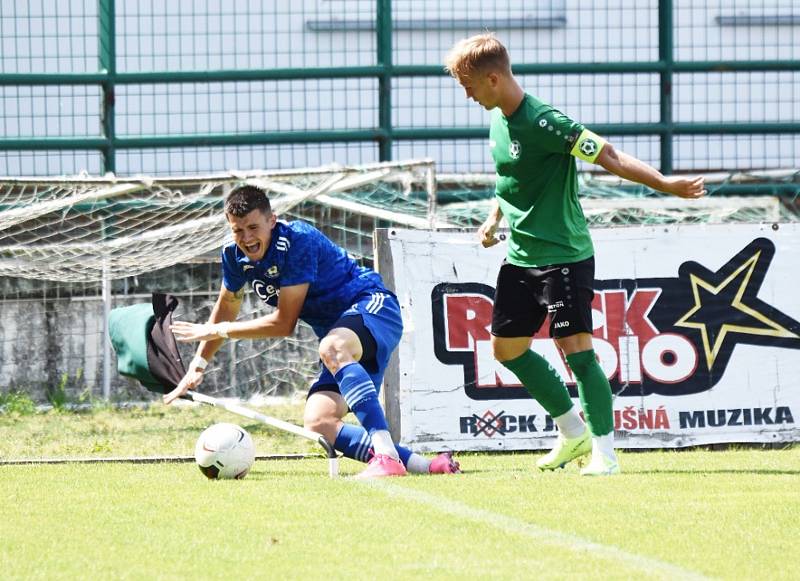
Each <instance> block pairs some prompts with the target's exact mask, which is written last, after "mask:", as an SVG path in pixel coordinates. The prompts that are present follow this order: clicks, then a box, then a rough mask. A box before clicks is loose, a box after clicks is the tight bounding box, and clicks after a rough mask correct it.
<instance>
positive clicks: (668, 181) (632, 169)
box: [595, 143, 706, 198]
mask: <svg viewBox="0 0 800 581" xmlns="http://www.w3.org/2000/svg"><path fill="white" fill-rule="evenodd" d="M595 163H596V164H598V165H600V166H602V167H604V168H605V169H607V170H608V171H610V172H611V173H613V174H614V175H617V176H619V177H621V178H623V179H626V180H630V181H632V182H637V183H640V184H644V185H645V186H648V187H650V188H653V189H654V190H658V191H659V192H666V193H668V194H672V195H673V196H678V197H679V198H699V197H701V196H703V195H705V193H706V191H705V189H704V178H703V177H702V176H665V175H663V174H662V173H661V172H660V171H658V170H657V169H655V168H654V167H651V166H649V165H647V164H646V163H644V162H643V161H640V160H638V159H636V158H635V157H633V156H632V155H628V154H627V153H625V152H624V151H619V150H617V149H615V148H614V146H613V145H611V144H610V143H606V144H605V145H604V146H603V149H602V150H601V151H600V155H598V156H597V160H596V161H595Z"/></svg>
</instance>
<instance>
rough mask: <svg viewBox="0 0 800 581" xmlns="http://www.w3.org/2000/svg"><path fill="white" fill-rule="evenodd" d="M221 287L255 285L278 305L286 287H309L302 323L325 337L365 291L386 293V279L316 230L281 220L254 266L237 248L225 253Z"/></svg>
mask: <svg viewBox="0 0 800 581" xmlns="http://www.w3.org/2000/svg"><path fill="white" fill-rule="evenodd" d="M222 282H223V284H224V285H225V288H226V289H228V290H229V291H231V292H236V291H238V290H239V289H241V288H242V287H243V286H244V285H245V284H248V283H249V284H250V285H251V286H252V287H253V290H254V291H255V293H256V294H257V295H258V296H259V297H260V298H261V300H263V301H264V302H265V303H267V304H268V305H272V306H277V304H278V295H279V294H280V290H281V287H283V286H293V285H298V284H304V283H308V285H309V286H308V294H307V295H306V300H305V303H304V304H303V308H302V310H301V311H300V318H301V319H302V320H303V321H305V322H306V323H308V324H309V325H311V327H312V328H313V329H314V332H315V333H316V334H317V336H318V337H320V338H321V337H324V336H325V335H326V334H327V333H328V331H330V329H331V327H332V326H333V324H334V323H335V322H336V321H337V320H338V319H339V317H340V316H341V315H342V313H344V312H345V311H346V310H347V309H348V308H350V306H351V305H352V304H353V303H354V302H355V301H356V298H357V297H358V296H359V295H360V294H361V293H363V292H366V291H371V290H385V287H384V286H383V280H382V279H381V276H380V275H379V274H378V273H377V272H375V271H373V270H370V269H368V268H364V267H362V266H359V265H358V264H357V263H356V261H355V260H353V259H352V258H351V257H350V256H348V255H347V253H346V252H345V251H344V249H342V248H340V247H339V246H337V245H336V244H334V243H333V242H331V241H330V240H329V239H328V238H327V237H326V236H325V235H324V234H323V233H322V232H320V231H319V230H317V229H316V228H314V227H313V226H312V225H310V224H308V223H306V222H301V221H299V220H296V221H292V222H283V221H278V222H277V223H276V224H275V228H274V229H273V230H272V239H271V240H270V243H269V248H267V252H266V253H265V254H264V257H263V258H262V259H261V260H259V261H256V262H252V261H250V259H249V258H247V256H245V254H244V252H242V251H241V250H240V249H239V247H238V246H236V244H234V243H230V244H228V245H227V246H225V247H224V248H223V249H222Z"/></svg>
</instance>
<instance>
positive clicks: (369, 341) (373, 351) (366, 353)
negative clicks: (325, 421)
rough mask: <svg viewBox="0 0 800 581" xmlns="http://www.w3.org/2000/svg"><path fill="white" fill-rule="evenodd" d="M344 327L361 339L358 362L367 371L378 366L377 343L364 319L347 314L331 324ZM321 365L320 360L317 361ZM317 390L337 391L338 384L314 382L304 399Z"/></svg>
mask: <svg viewBox="0 0 800 581" xmlns="http://www.w3.org/2000/svg"><path fill="white" fill-rule="evenodd" d="M339 327H345V328H347V329H350V330H351V331H353V332H354V333H355V334H356V335H358V340H359V341H361V349H362V352H361V359H360V360H359V363H361V365H362V366H363V367H364V369H365V370H367V372H369V371H370V370H371V369H373V368H377V367H378V363H377V360H376V359H375V356H376V355H377V354H378V344H377V343H376V342H375V337H373V336H372V333H370V331H369V329H367V326H366V325H365V324H364V319H363V318H362V317H361V315H348V316H346V317H342V318H341V319H339V320H338V321H336V322H335V323H334V324H333V327H332V328H339ZM319 364H320V365H322V361H320V363H319ZM318 391H333V392H335V393H339V386H338V385H337V384H335V383H319V382H315V383H314V385H312V386H311V388H310V389H309V390H308V393H307V394H306V399H308V397H309V396H310V395H311V394H312V393H316V392H318Z"/></svg>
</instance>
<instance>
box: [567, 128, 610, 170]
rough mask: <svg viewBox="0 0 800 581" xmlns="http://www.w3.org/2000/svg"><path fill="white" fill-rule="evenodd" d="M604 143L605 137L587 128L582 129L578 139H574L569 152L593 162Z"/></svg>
mask: <svg viewBox="0 0 800 581" xmlns="http://www.w3.org/2000/svg"><path fill="white" fill-rule="evenodd" d="M605 144H606V140H605V139H603V138H602V137H600V136H599V135H597V134H596V133H592V132H591V131H589V130H588V129H584V130H583V131H582V132H581V134H580V135H579V136H578V139H576V140H575V145H574V146H573V147H572V151H570V152H569V153H570V155H574V156H575V157H577V158H579V159H582V160H584V161H588V162H589V163H595V161H596V160H597V157H598V156H599V155H600V152H601V151H602V150H603V146H605Z"/></svg>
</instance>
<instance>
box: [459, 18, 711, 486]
mask: <svg viewBox="0 0 800 581" xmlns="http://www.w3.org/2000/svg"><path fill="white" fill-rule="evenodd" d="M446 69H447V71H448V72H449V73H450V74H451V75H452V76H453V77H454V78H455V79H456V80H457V81H458V82H459V83H460V84H461V86H462V87H463V88H464V91H465V93H466V96H467V98H469V99H472V100H473V101H475V102H477V103H478V104H479V105H481V106H482V107H484V108H485V109H487V110H491V111H492V122H491V129H490V132H489V145H490V148H491V153H492V157H493V159H494V163H495V167H496V169H497V182H496V187H495V194H496V195H495V200H494V205H493V207H492V210H491V212H490V214H489V217H488V218H487V220H486V221H485V222H484V224H483V225H482V226H481V227H480V228H479V229H478V236H479V238H480V241H481V243H482V244H483V246H485V247H488V246H492V245H493V244H496V243H497V238H496V230H497V227H498V225H499V223H500V221H501V220H502V218H503V217H504V216H505V218H506V220H507V221H508V225H509V227H510V231H511V235H510V238H509V241H508V254H507V257H506V260H505V261H504V262H503V264H502V266H501V267H500V272H499V274H498V277H497V285H496V287H495V299H494V308H493V313H492V349H493V352H494V356H495V358H496V359H497V360H498V361H499V362H500V363H502V364H503V365H504V366H505V367H507V368H508V369H509V370H511V371H512V372H513V373H514V374H515V375H516V376H517V377H518V378H519V380H520V381H521V382H522V384H523V385H524V386H525V388H526V389H527V390H528V392H529V393H530V394H531V396H533V397H534V398H535V399H536V400H537V401H538V402H539V403H540V404H541V405H542V407H544V409H545V410H547V412H548V413H549V414H550V415H551V416H552V417H553V419H554V421H555V422H556V424H557V425H558V428H559V436H558V439H557V442H556V445H555V447H554V448H553V450H552V451H551V452H550V453H548V454H547V455H545V456H544V457H542V458H540V459H539V460H538V461H537V466H538V467H539V468H540V469H542V470H553V469H555V468H559V467H563V466H564V465H565V464H566V463H567V462H570V461H571V460H574V459H575V458H578V457H580V456H583V455H585V454H589V453H590V452H591V454H592V455H591V460H590V461H589V463H588V464H587V465H586V466H585V467H584V468H583V469H582V470H581V474H584V475H588V476H596V475H611V474H617V473H619V463H618V460H617V456H616V454H615V452H614V421H613V410H612V405H611V404H612V401H611V388H610V386H609V383H608V379H607V378H606V376H605V374H604V373H603V371H602V368H601V367H600V365H599V363H598V362H597V358H596V356H595V353H594V350H593V347H592V328H593V326H592V313H591V303H592V298H593V296H594V290H593V283H594V248H593V246H592V240H591V237H590V236H589V230H588V228H587V225H586V219H585V217H584V215H583V211H582V210H581V206H580V203H579V202H578V180H577V168H576V162H575V158H580V159H583V160H585V161H587V162H589V163H594V164H597V165H600V166H602V167H604V168H605V169H607V170H608V171H610V172H612V173H614V174H616V175H618V176H620V177H622V178H624V179H627V180H631V181H635V182H638V183H641V184H644V185H646V186H649V187H651V188H653V189H655V190H659V191H662V192H667V193H670V194H673V195H676V196H679V197H682V198H698V197H700V196H702V195H704V194H705V191H704V189H703V178H702V177H678V176H670V177H666V176H664V175H662V174H661V173H660V172H658V171H657V170H656V169H654V168H652V167H650V166H649V165H647V164H645V163H643V162H641V161H639V160H638V159H636V158H634V157H632V156H630V155H627V154H625V153H623V152H621V151H619V150H617V149H615V148H614V147H613V146H612V145H611V144H610V143H608V142H607V141H606V140H604V139H603V138H602V137H600V136H598V135H595V134H594V133H592V132H591V131H590V130H589V129H587V128H586V127H584V126H583V125H581V124H580V123H577V122H575V121H573V120H572V119H570V118H569V117H567V116H566V115H564V114H563V113H561V112H560V111H558V110H557V109H554V108H553V107H551V106H550V105H548V104H547V103H544V102H542V101H541V100H539V99H537V98H536V97H534V96H532V95H530V94H527V93H526V92H525V91H524V90H523V89H522V87H521V86H520V85H519V83H518V82H517V81H516V79H515V78H514V76H513V74H512V73H511V64H510V59H509V57H508V52H507V51H506V48H505V47H504V46H503V45H502V44H501V43H500V42H499V41H498V40H497V39H496V38H495V37H494V35H493V34H491V33H486V34H479V35H476V36H472V37H470V38H466V39H463V40H461V41H459V42H458V43H456V45H455V46H454V47H453V48H452V49H451V51H450V52H449V53H448V55H447V59H446ZM548 315H549V317H550V335H551V336H552V337H553V338H554V339H555V341H556V343H557V344H558V346H559V348H560V349H561V351H562V352H563V353H564V355H565V357H566V360H567V363H568V364H569V366H570V368H571V369H572V372H573V375H574V376H575V380H576V382H577V384H578V393H579V395H580V401H581V405H582V407H583V412H584V415H585V418H586V423H584V420H583V418H582V417H581V415H580V413H579V410H578V409H576V408H575V406H574V405H573V403H572V400H571V399H570V397H569V392H568V391H567V388H566V386H565V385H564V382H563V381H562V379H561V378H560V376H559V375H558V374H557V373H556V372H555V371H554V369H553V368H552V367H551V366H550V365H549V364H548V363H547V361H546V360H545V359H544V358H543V357H541V356H540V355H538V354H537V353H535V352H534V351H532V350H531V349H530V344H531V337H532V336H533V335H534V334H535V333H536V332H537V331H538V330H539V328H540V327H541V326H542V324H543V323H544V321H545V319H546V317H547V316H548ZM586 424H588V429H587V425H586Z"/></svg>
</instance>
